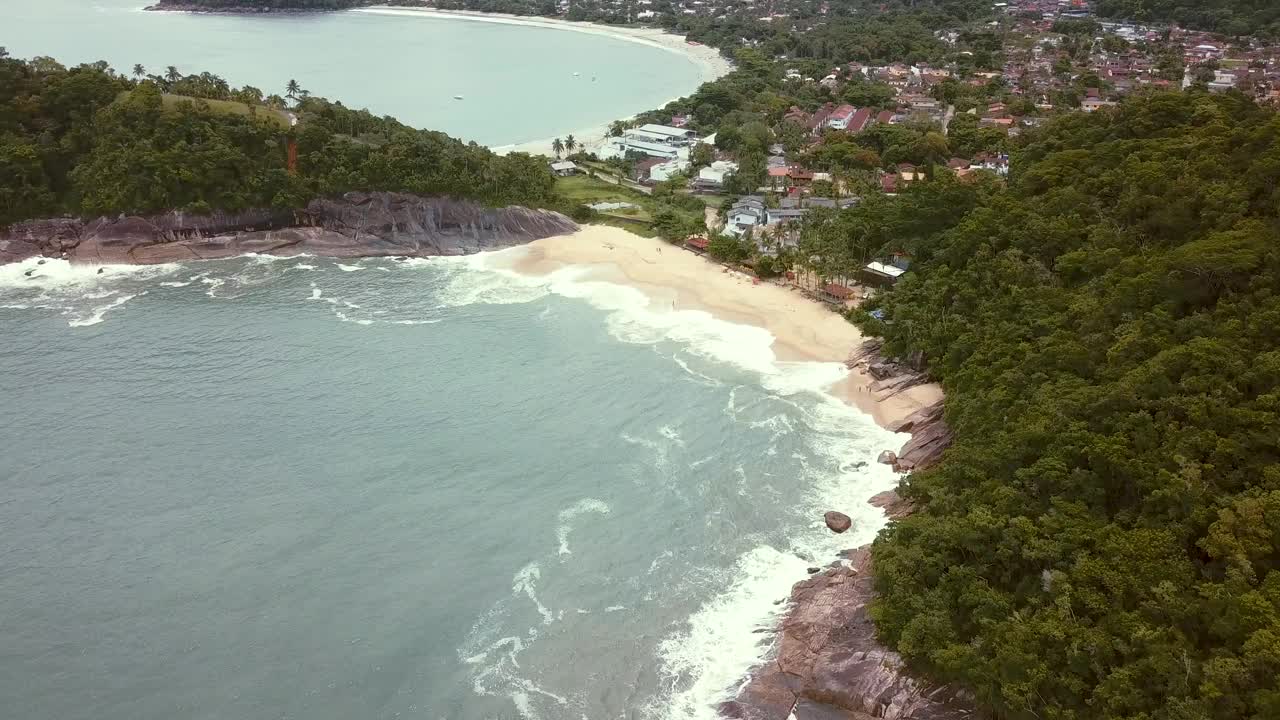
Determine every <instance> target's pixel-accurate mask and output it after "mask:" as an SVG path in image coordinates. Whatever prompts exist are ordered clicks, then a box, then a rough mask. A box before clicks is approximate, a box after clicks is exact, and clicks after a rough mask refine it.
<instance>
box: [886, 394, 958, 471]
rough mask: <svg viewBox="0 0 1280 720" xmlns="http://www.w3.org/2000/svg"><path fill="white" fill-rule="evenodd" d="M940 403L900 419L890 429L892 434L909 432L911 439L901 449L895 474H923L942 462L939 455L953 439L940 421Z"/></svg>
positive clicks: (941, 420)
mask: <svg viewBox="0 0 1280 720" xmlns="http://www.w3.org/2000/svg"><path fill="white" fill-rule="evenodd" d="M942 415H943V404H942V402H941V401H939V402H936V403H934V404H933V405H930V406H928V407H925V408H921V409H919V410H917V411H916V412H914V413H912V414H911V415H909V416H907V417H906V418H904V419H903V420H902V421H901V422H899V423H897V424H895V425H890V426H889V429H890V430H892V431H893V432H909V433H911V439H910V440H908V441H907V442H906V444H905V445H903V446H902V450H900V451H899V453H898V457H897V459H896V460H895V461H894V462H893V467H894V469H895V470H897V471H898V472H911V471H913V470H923V469H925V468H927V467H930V466H933V465H936V464H937V463H938V461H939V460H941V459H942V453H943V452H945V451H946V449H947V448H948V447H950V446H951V441H952V439H954V437H955V436H954V435H953V434H952V432H951V428H950V427H948V426H947V422H946V420H945V419H943V416H942Z"/></svg>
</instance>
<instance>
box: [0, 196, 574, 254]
mask: <svg viewBox="0 0 1280 720" xmlns="http://www.w3.org/2000/svg"><path fill="white" fill-rule="evenodd" d="M577 229H578V226H577V225H576V224H575V223H574V222H573V221H572V220H570V219H569V218H567V217H565V216H564V215H561V214H559V213H555V212H551V211H548V210H530V209H527V208H522V207H508V208H500V209H493V208H486V207H483V206H481V205H478V204H475V203H472V202H467V201H461V200H453V199H450V198H424V197H418V196H415V195H405V194H401V193H384V192H378V193H356V192H352V193H347V194H346V195H343V196H342V197H340V198H334V199H319V200H313V201H311V203H310V204H308V205H307V207H306V209H304V210H298V211H276V210H251V211H246V212H241V213H212V214H209V215H192V214H189V213H183V212H177V211H175V212H169V213H164V214H162V215H149V216H124V215H122V216H119V217H116V218H96V219H93V220H79V219H74V218H58V219H52V220H32V221H26V222H20V223H15V224H14V225H12V226H10V227H9V229H8V231H7V232H4V233H0V263H8V262H17V261H21V260H24V259H26V258H29V257H33V256H36V255H45V256H49V257H64V258H67V259H68V260H71V261H72V262H87V263H131V264H140V265H148V264H155V263H166V262H175V261H182V260H213V259H218V258H226V257H233V256H236V255H245V254H248V253H258V254H263V255H281V256H289V255H303V254H307V255H322V256H326V257H378V256H408V257H427V256H433V255H465V254H470V253H475V252H480V251H482V250H494V249H498V248H504V247H510V246H513V245H520V244H523V243H527V242H530V241H532V240H537V239H539V238H545V237H551V236H553V235H562V234H565V233H569V232H573V231H574V230H577Z"/></svg>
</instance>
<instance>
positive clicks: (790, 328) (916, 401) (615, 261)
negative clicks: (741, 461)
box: [513, 225, 942, 425]
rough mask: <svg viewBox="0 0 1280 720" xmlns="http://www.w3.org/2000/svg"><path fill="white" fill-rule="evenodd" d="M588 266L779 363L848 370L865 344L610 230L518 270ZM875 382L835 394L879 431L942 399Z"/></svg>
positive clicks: (812, 305)
mask: <svg viewBox="0 0 1280 720" xmlns="http://www.w3.org/2000/svg"><path fill="white" fill-rule="evenodd" d="M568 265H577V266H583V265H585V266H590V267H592V273H593V275H595V276H597V277H598V279H601V280H607V281H610V282H617V283H621V284H625V285H629V286H631V287H634V288H636V289H638V290H640V291H641V292H643V293H645V294H646V295H647V296H648V297H649V298H650V300H651V302H652V303H654V304H656V305H658V306H660V307H666V306H671V307H675V308H680V309H699V310H705V311H707V312H709V313H711V314H712V315H715V316H716V317H719V318H721V319H724V320H728V321H731V322H737V323H743V324H747V325H754V326H757V327H762V328H764V329H766V330H768V331H769V332H770V333H772V334H773V336H774V337H775V338H777V339H776V340H775V342H774V352H775V354H776V355H777V358H778V359H779V360H782V361H816V362H839V363H843V362H845V361H846V360H847V359H848V358H849V355H850V353H851V351H852V350H853V349H854V348H856V347H857V346H858V345H859V344H860V343H861V342H862V340H863V336H862V334H861V333H860V332H859V331H858V328H856V327H854V326H853V325H852V324H851V323H849V322H848V321H846V320H845V319H844V318H843V317H841V316H840V315H838V314H836V313H834V312H832V311H831V310H830V309H829V308H828V307H827V306H826V305H824V304H822V303H820V302H818V301H815V300H812V299H810V298H808V297H805V296H804V295H803V294H801V293H800V292H799V291H797V290H792V289H789V288H786V287H782V286H779V285H775V284H772V283H768V282H760V283H759V284H756V283H755V281H754V278H752V277H750V276H748V275H744V274H742V273H738V272H734V271H732V270H727V269H726V268H724V267H723V266H721V265H719V264H718V263H715V262H712V261H710V260H707V259H705V258H703V257H701V256H699V255H696V254H694V253H692V252H690V251H687V250H685V249H683V248H679V247H676V246H673V245H670V244H669V243H666V242H664V241H662V240H658V239H655V238H645V237H641V236H639V235H634V234H632V233H629V232H627V231H625V230H622V229H619V228H613V227H607V226H600V225H592V226H586V227H583V228H582V229H581V230H579V231H578V232H576V233H573V234H571V235H563V236H559V237H552V238H547V239H545V240H537V241H535V242H533V243H531V244H530V245H529V246H528V250H527V252H526V253H525V254H524V255H523V257H522V258H521V259H520V260H518V261H517V263H516V265H515V267H514V268H513V269H515V270H517V271H518V272H522V273H526V274H530V275H544V274H547V273H550V272H552V271H554V270H557V269H559V268H562V267H565V266H568ZM870 385H871V378H870V377H868V376H866V375H864V374H862V373H860V372H857V371H853V372H851V373H850V375H849V376H848V377H847V378H846V379H845V380H844V381H842V382H840V383H838V384H837V385H836V386H834V387H832V388H831V389H830V392H832V394H834V395H836V396H838V397H841V398H843V399H844V400H846V401H847V402H849V403H851V404H853V405H855V406H857V407H858V408H859V409H860V410H862V411H864V412H866V413H867V414H869V415H870V416H871V417H872V418H874V419H875V421H876V422H877V423H879V424H881V425H889V424H892V423H894V422H896V421H898V420H900V419H902V418H905V417H906V416H908V415H910V414H911V413H913V412H915V411H916V410H919V409H920V408H922V407H926V406H928V405H931V404H933V403H934V402H936V401H937V400H938V399H940V398H941V397H942V390H941V388H940V387H938V386H937V385H933V384H930V385H921V386H917V387H914V388H910V389H908V390H906V391H903V392H900V393H898V394H896V395H893V396H892V397H880V396H877V395H876V394H875V393H873V392H872V391H871V389H870Z"/></svg>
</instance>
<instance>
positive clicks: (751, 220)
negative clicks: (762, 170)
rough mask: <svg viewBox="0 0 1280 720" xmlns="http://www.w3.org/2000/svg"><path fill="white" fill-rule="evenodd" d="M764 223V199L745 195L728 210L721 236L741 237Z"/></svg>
mask: <svg viewBox="0 0 1280 720" xmlns="http://www.w3.org/2000/svg"><path fill="white" fill-rule="evenodd" d="M764 222H765V207H764V199H763V198H759V197H756V196H754V195H746V196H743V197H741V198H739V199H738V202H736V203H734V204H733V207H731V208H729V213H728V216H727V217H726V219H725V225H724V231H723V234H725V235H732V236H734V237H742V235H744V234H745V233H746V232H747V231H749V230H750V229H751V228H754V227H756V226H758V225H763V224H764Z"/></svg>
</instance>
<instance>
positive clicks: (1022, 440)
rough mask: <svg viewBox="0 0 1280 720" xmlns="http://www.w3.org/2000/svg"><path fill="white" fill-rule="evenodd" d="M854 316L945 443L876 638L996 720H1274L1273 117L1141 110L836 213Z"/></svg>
mask: <svg viewBox="0 0 1280 720" xmlns="http://www.w3.org/2000/svg"><path fill="white" fill-rule="evenodd" d="M842 215H843V217H841V218H839V219H838V220H837V222H839V223H840V228H842V230H841V231H840V232H837V233H835V237H834V239H833V238H830V237H829V238H826V242H827V245H826V246H825V248H826V250H825V251H826V252H828V253H829V254H831V255H832V256H833V258H834V257H835V255H836V254H837V253H839V252H844V253H846V254H847V257H848V258H851V259H852V260H851V262H856V259H859V258H862V257H865V256H866V254H867V252H868V248H867V247H865V246H869V245H870V246H875V247H872V248H870V252H875V251H876V250H880V251H888V250H896V251H900V252H905V253H908V254H909V255H910V256H911V258H912V272H910V273H908V274H907V275H906V276H905V277H904V279H903V281H902V282H901V283H899V284H898V285H897V286H896V287H895V288H894V289H892V290H891V291H888V292H885V293H883V294H882V295H880V296H878V297H877V298H876V299H875V300H874V301H872V302H871V303H870V304H869V305H867V306H865V307H864V308H863V309H862V310H861V311H859V312H858V313H857V318H856V319H857V320H858V321H859V323H860V324H861V325H862V326H863V327H864V329H866V330H867V331H869V332H870V333H873V334H876V335H880V336H883V337H884V338H885V340H886V347H887V349H888V350H889V351H890V352H891V353H894V354H897V355H900V356H904V357H906V356H913V355H916V354H919V355H923V357H924V358H925V359H926V361H927V363H928V365H929V367H930V369H931V371H932V372H933V373H934V374H935V375H936V376H937V377H939V378H940V379H941V380H942V382H943V384H944V386H945V388H946V391H947V411H946V414H947V419H948V421H949V422H950V423H951V425H952V426H953V428H954V430H955V432H956V441H955V444H954V445H953V447H952V448H951V449H950V450H949V451H948V453H947V454H946V456H945V457H944V459H943V461H942V463H941V464H940V465H939V466H937V467H935V468H933V469H930V470H928V471H924V472H919V473H916V474H914V475H912V476H910V477H909V478H908V479H907V481H906V482H905V484H904V487H903V492H904V494H905V495H906V496H908V497H909V498H910V499H912V500H913V501H915V502H916V503H917V505H918V507H919V508H920V509H919V511H918V512H917V513H916V514H915V515H913V516H911V517H909V518H907V519H904V520H902V521H899V522H897V523H894V524H893V525H891V526H890V527H889V528H888V529H887V530H886V531H885V532H884V533H882V535H881V536H880V538H879V539H878V540H877V542H876V545H875V558H876V581H877V587H878V590H879V592H880V597H879V599H878V601H877V602H876V604H875V606H874V610H873V614H874V617H875V619H876V621H877V625H878V629H879V632H880V633H881V635H882V638H883V639H884V640H885V641H887V642H888V643H889V644H890V645H892V646H894V647H896V648H897V649H898V650H899V651H901V653H902V655H903V656H904V657H905V658H906V659H907V661H908V662H909V663H910V664H911V665H912V666H914V667H915V668H916V669H918V670H920V671H923V672H925V673H926V674H928V675H929V676H931V677H933V678H935V679H938V680H941V681H946V682H951V683H956V684H958V685H961V686H964V687H967V688H969V689H971V690H972V691H973V692H974V693H975V695H976V697H977V698H978V700H979V702H980V704H981V705H982V706H984V707H985V708H988V709H989V710H991V711H992V712H993V713H994V714H995V715H996V716H997V717H1002V718H1009V719H1016V720H1034V719H1040V720H1047V719H1049V718H1053V719H1055V720H1085V719H1086V718H1123V719H1131V720H1139V719H1146V718H1150V719H1154V718H1176V719H1180V720H1193V719H1194V720H1241V719H1251V720H1268V719H1273V718H1278V717H1280V240H1277V238H1280V117H1278V116H1277V115H1276V114H1275V112H1273V111H1271V110H1264V109H1262V108H1259V107H1258V106H1256V105H1254V104H1253V103H1252V102H1251V101H1249V100H1247V99H1246V98H1244V97H1243V96H1241V95H1238V94H1228V95H1222V96H1215V95H1209V94H1207V93H1202V92H1190V93H1186V94H1182V93H1156V94H1147V95H1140V96H1136V97H1134V98H1131V99H1129V100H1127V101H1126V102H1124V103H1123V104H1122V105H1121V106H1120V107H1119V108H1118V109H1116V110H1115V111H1114V112H1104V113H1097V114H1092V115H1085V114H1072V115H1067V116H1063V117H1061V118H1059V119H1057V120H1056V121H1054V122H1052V123H1050V124H1049V125H1048V126H1047V127H1046V128H1044V129H1042V130H1041V131H1038V132H1037V133H1036V134H1034V135H1032V136H1031V137H1030V138H1029V139H1028V141H1027V142H1025V144H1023V145H1022V146H1021V147H1020V148H1018V149H1017V150H1016V151H1015V159H1014V172H1013V175H1012V176H1011V178H1010V181H1009V183H1008V186H1007V187H1001V186H1000V185H999V184H998V183H995V182H978V183H965V182H961V181H958V180H956V179H953V178H949V177H947V176H946V175H945V174H943V175H940V176H939V177H938V178H937V179H936V180H933V181H929V182H923V183H919V184H918V185H917V186H915V187H913V188H912V189H910V190H909V191H907V192H906V193H904V194H903V195H901V196H899V197H897V198H888V199H883V200H879V201H876V202H869V203H865V204H864V205H863V206H862V207H859V208H855V209H852V210H847V211H844V213H843V214H842Z"/></svg>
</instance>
